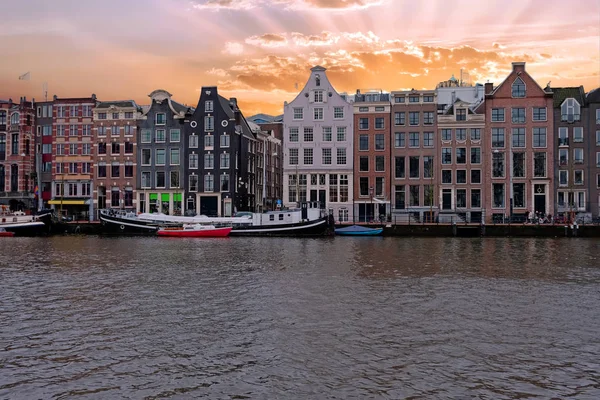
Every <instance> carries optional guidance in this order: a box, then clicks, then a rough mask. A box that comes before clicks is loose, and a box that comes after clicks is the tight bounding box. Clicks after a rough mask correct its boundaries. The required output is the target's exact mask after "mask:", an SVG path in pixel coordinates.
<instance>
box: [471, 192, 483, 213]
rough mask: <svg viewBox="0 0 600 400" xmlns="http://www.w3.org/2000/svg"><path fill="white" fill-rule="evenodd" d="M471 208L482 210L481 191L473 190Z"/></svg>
mask: <svg viewBox="0 0 600 400" xmlns="http://www.w3.org/2000/svg"><path fill="white" fill-rule="evenodd" d="M471 208H481V189H471Z"/></svg>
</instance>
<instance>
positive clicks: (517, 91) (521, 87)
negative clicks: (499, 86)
mask: <svg viewBox="0 0 600 400" xmlns="http://www.w3.org/2000/svg"><path fill="white" fill-rule="evenodd" d="M512 97H525V83H524V82H523V80H522V79H521V78H517V79H516V80H515V81H514V82H513V84H512Z"/></svg>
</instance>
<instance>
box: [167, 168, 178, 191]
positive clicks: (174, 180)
mask: <svg viewBox="0 0 600 400" xmlns="http://www.w3.org/2000/svg"><path fill="white" fill-rule="evenodd" d="M169 178H170V182H169V186H170V187H172V188H178V187H179V170H176V169H175V170H172V171H171V173H170V174H169Z"/></svg>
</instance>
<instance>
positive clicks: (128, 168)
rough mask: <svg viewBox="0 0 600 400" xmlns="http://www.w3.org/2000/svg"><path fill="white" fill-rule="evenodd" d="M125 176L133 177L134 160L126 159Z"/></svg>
mask: <svg viewBox="0 0 600 400" xmlns="http://www.w3.org/2000/svg"><path fill="white" fill-rule="evenodd" d="M125 178H133V162H132V161H125Z"/></svg>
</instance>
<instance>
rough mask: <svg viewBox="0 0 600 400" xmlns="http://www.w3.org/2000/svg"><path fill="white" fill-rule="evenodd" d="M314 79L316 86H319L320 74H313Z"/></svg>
mask: <svg viewBox="0 0 600 400" xmlns="http://www.w3.org/2000/svg"><path fill="white" fill-rule="evenodd" d="M315 81H316V85H317V86H321V76H320V75H319V74H317V75H315Z"/></svg>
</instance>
